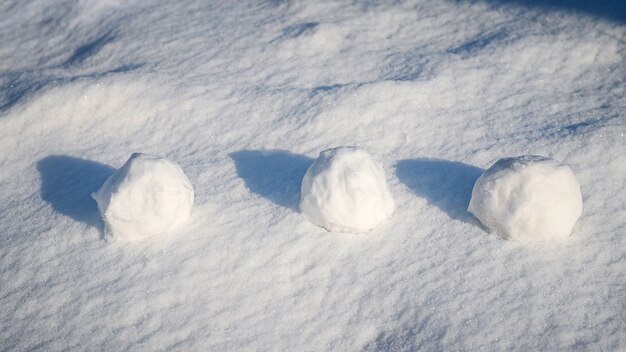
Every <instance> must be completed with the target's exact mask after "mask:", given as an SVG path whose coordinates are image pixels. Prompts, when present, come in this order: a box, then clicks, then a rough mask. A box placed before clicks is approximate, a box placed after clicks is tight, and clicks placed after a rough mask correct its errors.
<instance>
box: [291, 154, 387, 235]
mask: <svg viewBox="0 0 626 352" xmlns="http://www.w3.org/2000/svg"><path fill="white" fill-rule="evenodd" d="M394 207H395V205H394V202H393V199H392V197H391V193H389V189H388V187H387V181H386V179H385V172H384V171H383V169H382V167H381V166H380V165H379V164H377V163H376V162H375V161H374V159H372V157H371V156H370V154H368V153H367V152H366V151H365V150H363V149H360V148H357V147H339V148H334V149H328V150H325V151H323V152H321V153H320V155H319V158H317V160H315V162H314V163H313V164H312V165H311V166H310V167H309V169H308V170H307V172H306V174H305V175H304V178H303V180H302V188H301V197H300V211H301V212H302V214H304V215H305V216H306V217H307V218H308V219H310V220H311V221H312V222H314V223H316V224H318V225H320V226H322V227H324V228H326V229H327V230H329V231H341V232H366V231H368V230H370V229H372V228H374V227H375V226H376V225H378V224H379V223H380V222H381V221H383V220H384V219H386V218H387V217H389V216H390V215H391V214H392V213H393V210H394Z"/></svg>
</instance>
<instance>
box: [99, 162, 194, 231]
mask: <svg viewBox="0 0 626 352" xmlns="http://www.w3.org/2000/svg"><path fill="white" fill-rule="evenodd" d="M91 196H92V198H93V199H94V200H95V201H96V203H97V204H98V210H99V211H100V215H101V216H102V219H103V220H104V229H105V235H106V236H107V238H112V239H114V240H115V239H118V238H121V239H124V240H141V239H146V238H149V237H153V236H155V235H161V234H164V233H167V232H170V231H172V230H174V229H176V228H177V227H180V226H181V225H183V224H184V223H185V222H187V220H188V219H189V216H191V208H192V206H193V187H192V186H191V183H190V182H189V179H188V178H187V176H185V172H184V171H183V170H182V169H181V168H180V166H178V165H176V163H175V162H173V161H171V160H168V159H166V158H163V157H160V156H155V155H147V154H141V153H133V154H132V155H131V156H130V158H129V159H128V161H126V163H124V165H122V167H121V168H119V169H118V170H117V171H115V172H114V173H113V175H111V176H109V178H108V179H107V180H106V181H105V182H104V184H103V185H102V187H100V189H99V190H98V192H95V193H92V195H91Z"/></svg>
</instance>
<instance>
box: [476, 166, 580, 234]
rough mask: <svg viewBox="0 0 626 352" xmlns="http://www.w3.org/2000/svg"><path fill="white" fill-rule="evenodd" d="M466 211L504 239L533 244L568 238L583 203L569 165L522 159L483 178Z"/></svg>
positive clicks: (488, 171)
mask: <svg viewBox="0 0 626 352" xmlns="http://www.w3.org/2000/svg"><path fill="white" fill-rule="evenodd" d="M468 211H469V212H470V213H472V214H474V215H475V216H476V217H477V218H478V219H479V220H480V222H481V223H482V224H483V225H485V226H486V227H487V228H488V229H489V230H491V231H493V232H495V233H496V234H498V235H499V236H501V237H503V238H506V239H513V240H518V241H523V242H534V241H545V240H555V239H563V238H566V237H567V236H569V235H570V234H571V232H572V228H573V227H574V224H576V220H578V218H579V217H580V214H581V213H582V211H583V202H582V195H581V194H580V186H579V185H578V181H576V176H574V174H573V173H572V170H571V169H570V168H569V167H568V166H567V165H564V164H562V163H560V162H558V161H556V160H553V159H550V158H546V157H543V156H539V155H523V156H519V157H510V158H504V159H500V160H498V161H497V162H496V163H495V164H493V165H492V166H491V167H490V168H489V169H487V170H486V171H485V172H484V173H483V174H482V175H480V177H479V178H478V180H476V183H475V184H474V188H473V190H472V198H471V199H470V203H469V207H468Z"/></svg>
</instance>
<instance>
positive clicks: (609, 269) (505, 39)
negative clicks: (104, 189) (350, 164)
mask: <svg viewBox="0 0 626 352" xmlns="http://www.w3.org/2000/svg"><path fill="white" fill-rule="evenodd" d="M96 3H97V4H96ZM582 3H584V4H585V5H586V8H589V7H591V8H592V9H595V10H597V11H588V10H587V9H586V8H581V7H580V6H579V7H578V8H577V7H575V4H579V5H580V4H582ZM550 4H555V6H549V5H550ZM596 4H601V5H602V4H604V5H606V6H608V7H611V6H613V9H606V6H605V7H604V8H602V6H600V5H597V6H596ZM624 6H626V2H624V1H609V0H597V1H579V0H573V1H560V0H546V1H541V2H540V1H526V0H524V1H522V0H510V1H509V0H472V1H428V0H407V1H395V2H392V1H333V2H331V1H300V0H288V1H266V0H241V1H217V0H208V1H197V0H179V1H165V0H153V1H125V0H107V1H102V2H101V1H93V0H45V1H44V0H32V1H23V0H3V1H0V277H1V279H0V327H1V328H0V350H2V351H5V350H6V351H43V350H50V351H68V350H69V351H74V350H76V351H84V350H85V351H163V350H166V351H206V350H210V351H623V350H625V346H626V335H625V334H624V323H623V322H624V321H626V308H625V307H624V302H626V290H625V289H624V273H625V272H626V261H625V260H624V258H626V236H624V233H625V230H626V204H625V202H624V199H626V179H625V178H624V175H626V155H625V154H624V150H625V148H624V145H625V144H624V142H625V139H624V138H625V137H624V134H625V133H626V130H625V125H624V116H626V85H625V84H624V72H626V60H624V58H625V57H626V43H625V42H624V38H626V26H625V25H624V24H625V23H626V19H625V18H624V17H625V16H624V15H623V14H624V13H626V12H624V11H623V8H624ZM583 7H584V6H583ZM615 7H621V11H620V8H617V9H615ZM609 10H610V12H609ZM341 145H357V146H360V147H362V148H364V149H366V150H370V151H376V154H375V157H376V160H377V161H379V162H380V163H381V164H382V165H384V167H385V173H386V176H387V186H388V187H389V190H390V192H391V193H392V195H393V198H394V202H395V204H396V208H395V210H394V214H393V216H392V217H391V218H389V220H387V221H385V223H384V224H383V225H381V226H378V227H376V228H375V229H374V230H372V231H370V232H369V233H368V234H367V235H366V236H363V235H355V234H351V233H337V232H329V231H327V230H325V229H324V228H322V227H320V226H317V225H314V224H312V223H311V222H310V221H307V220H306V218H305V217H304V216H303V215H302V214H301V213H300V212H299V210H298V201H299V199H300V186H301V183H302V179H303V176H304V174H305V173H306V170H307V168H308V167H309V166H310V165H311V164H312V163H313V162H314V159H315V158H316V157H317V156H318V154H319V152H320V151H321V150H324V149H326V148H328V146H341ZM130 151H142V152H145V153H147V154H151V155H163V156H167V157H168V158H170V159H171V160H175V161H176V163H177V164H178V165H179V166H180V167H181V168H182V169H183V170H184V171H185V174H186V175H187V177H188V178H189V180H190V181H191V184H192V185H193V187H194V207H193V211H192V214H191V217H190V218H189V220H188V222H187V223H186V224H185V226H181V227H179V228H178V230H174V231H173V233H174V234H175V235H171V236H158V239H159V240H144V241H134V242H128V241H106V240H103V239H102V238H101V236H102V230H103V227H104V225H103V222H102V220H101V216H100V213H99V211H98V207H97V204H96V202H95V201H94V200H93V199H91V197H90V194H91V193H93V192H96V191H97V190H98V189H99V187H101V186H102V184H103V182H104V181H105V180H106V179H107V178H108V177H109V176H110V175H111V174H112V173H113V172H114V171H115V169H117V167H119V166H120V165H123V164H124V162H125V161H126V160H127V158H128V155H129V152H130ZM529 154H535V155H548V156H550V157H551V158H554V159H556V160H559V161H562V162H563V163H565V164H567V165H568V166H569V167H570V168H571V170H572V171H573V172H574V174H575V175H576V179H577V180H578V182H579V184H580V186H581V187H580V188H581V192H582V198H583V202H584V212H583V214H582V215H581V217H580V219H579V220H578V222H577V224H576V226H575V229H574V231H573V232H572V234H571V235H570V237H568V238H567V240H564V241H543V242H541V243H521V242H520V241H502V240H499V239H498V238H497V237H496V236H494V235H490V234H488V233H487V232H486V231H485V229H483V228H482V227H481V226H480V223H479V222H478V221H477V220H476V219H475V218H474V217H473V216H472V215H471V214H470V213H469V212H468V211H467V209H468V205H469V201H470V198H471V193H472V186H473V185H474V183H475V181H476V179H477V178H478V177H479V176H480V174H481V172H482V171H484V170H482V169H480V168H481V167H486V166H489V165H491V164H492V163H493V162H494V161H495V160H498V159H499V158H502V157H503V156H515V155H529Z"/></svg>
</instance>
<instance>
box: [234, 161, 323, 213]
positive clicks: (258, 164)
mask: <svg viewBox="0 0 626 352" xmlns="http://www.w3.org/2000/svg"><path fill="white" fill-rule="evenodd" d="M229 156H230V157H231V158H232V159H233V161H234V162H235V168H236V169H237V175H238V176H239V177H241V178H242V179H243V181H244V182H245V183H246V186H247V187H248V189H249V190H250V191H252V192H254V193H256V194H258V195H260V196H261V197H263V198H266V199H268V200H270V201H271V202H273V203H274V204H277V205H280V206H282V207H285V208H289V209H292V210H294V211H298V202H299V201H300V185H301V184H302V178H303V177H304V174H305V173H306V170H307V169H308V168H309V166H310V165H311V164H312V163H313V159H311V158H309V157H307V156H304V155H299V154H293V153H290V152H287V151H284V150H241V151H238V152H234V153H231V154H230V155H229Z"/></svg>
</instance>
